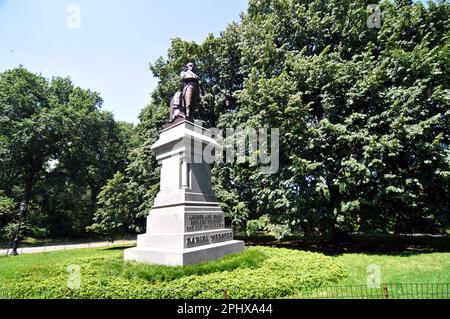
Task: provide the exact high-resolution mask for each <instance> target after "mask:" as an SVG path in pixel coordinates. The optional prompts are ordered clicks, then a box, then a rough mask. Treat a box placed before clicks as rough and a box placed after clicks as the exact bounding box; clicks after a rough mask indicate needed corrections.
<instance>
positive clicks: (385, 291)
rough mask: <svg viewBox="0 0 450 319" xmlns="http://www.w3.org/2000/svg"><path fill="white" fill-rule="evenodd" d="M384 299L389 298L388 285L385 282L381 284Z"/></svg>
mask: <svg viewBox="0 0 450 319" xmlns="http://www.w3.org/2000/svg"><path fill="white" fill-rule="evenodd" d="M383 292H384V299H389V292H388V287H387V285H386V284H384V285H383Z"/></svg>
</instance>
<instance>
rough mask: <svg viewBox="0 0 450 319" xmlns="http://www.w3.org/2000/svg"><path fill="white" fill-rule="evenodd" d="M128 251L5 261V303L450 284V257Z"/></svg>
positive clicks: (1, 293) (1, 281)
mask: <svg viewBox="0 0 450 319" xmlns="http://www.w3.org/2000/svg"><path fill="white" fill-rule="evenodd" d="M123 248H124V247H113V248H111V247H110V248H93V249H80V250H70V251H57V252H48V253H41V254H30V255H22V256H17V257H0V297H3V298H221V297H223V290H224V289H227V290H228V294H229V296H230V297H231V298H233V297H235V298H263V297H266V298H289V297H300V296H303V293H305V292H314V291H318V289H320V287H331V286H346V285H366V282H367V275H368V273H367V266H368V265H371V264H376V265H379V266H380V269H381V277H382V282H383V283H388V284H396V283H430V284H431V283H450V253H420V254H397V255H378V254H377V255H375V254H374V255H369V254H342V255H338V256H333V257H328V256H325V255H322V254H319V253H311V252H303V251H296V250H288V249H279V248H268V247H249V248H247V249H246V251H245V252H244V253H241V254H236V255H230V256H227V257H225V258H222V259H220V260H217V261H213V262H208V263H204V264H201V265H196V266H188V267H164V266H149V265H141V264H137V263H132V262H125V261H123ZM70 265H77V266H79V267H80V270H81V271H80V274H81V288H80V289H75V290H73V289H69V288H67V282H68V279H69V278H70V274H69V271H68V267H69V266H70Z"/></svg>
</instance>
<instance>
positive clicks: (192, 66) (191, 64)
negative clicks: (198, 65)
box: [186, 62, 194, 71]
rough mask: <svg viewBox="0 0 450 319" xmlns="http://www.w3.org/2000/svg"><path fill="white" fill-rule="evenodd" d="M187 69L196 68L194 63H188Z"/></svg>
mask: <svg viewBox="0 0 450 319" xmlns="http://www.w3.org/2000/svg"><path fill="white" fill-rule="evenodd" d="M186 69H188V70H189V71H192V70H194V63H192V62H189V63H188V64H186Z"/></svg>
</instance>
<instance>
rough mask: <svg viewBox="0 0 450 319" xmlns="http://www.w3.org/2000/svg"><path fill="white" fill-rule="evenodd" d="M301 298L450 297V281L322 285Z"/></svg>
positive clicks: (301, 295)
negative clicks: (377, 285)
mask: <svg viewBox="0 0 450 319" xmlns="http://www.w3.org/2000/svg"><path fill="white" fill-rule="evenodd" d="M296 297H298V298H300V299H450V283H436V284H424V283H417V284H412V283H409V284H383V285H380V286H379V287H374V288H369V287H368V286H367V285H354V286H335V287H322V288H318V289H315V290H312V291H307V292H301V293H300V294H299V295H298V296H296Z"/></svg>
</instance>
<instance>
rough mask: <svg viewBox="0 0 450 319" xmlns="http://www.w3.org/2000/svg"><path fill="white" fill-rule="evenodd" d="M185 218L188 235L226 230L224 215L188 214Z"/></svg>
mask: <svg viewBox="0 0 450 319" xmlns="http://www.w3.org/2000/svg"><path fill="white" fill-rule="evenodd" d="M185 216H186V217H185V231H186V232H187V233H189V232H196V231H203V230H213V229H222V228H225V220H224V215H223V213H187V214H186V215H185Z"/></svg>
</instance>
